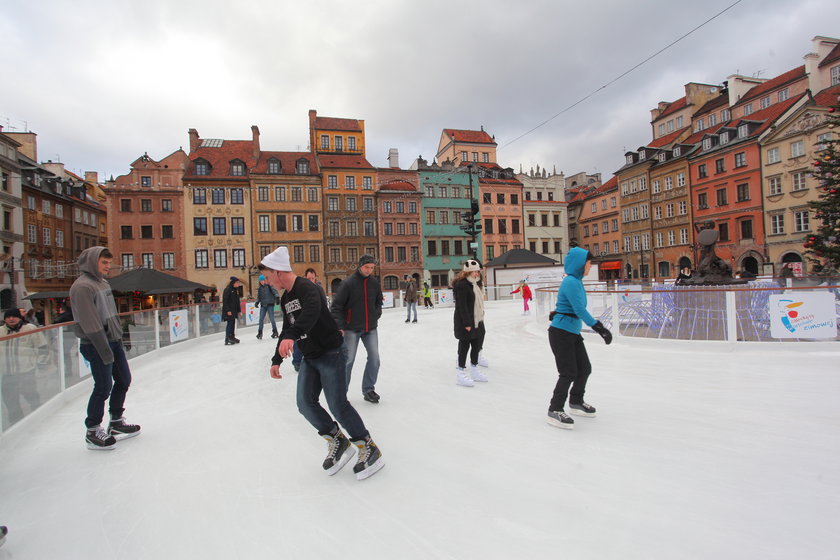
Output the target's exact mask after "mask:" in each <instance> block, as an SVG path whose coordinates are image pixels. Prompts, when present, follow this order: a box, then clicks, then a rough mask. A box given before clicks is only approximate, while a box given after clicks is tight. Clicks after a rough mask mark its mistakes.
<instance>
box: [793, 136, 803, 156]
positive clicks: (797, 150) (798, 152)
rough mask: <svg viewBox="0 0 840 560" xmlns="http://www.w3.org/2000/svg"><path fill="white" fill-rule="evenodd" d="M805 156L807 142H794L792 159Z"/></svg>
mask: <svg viewBox="0 0 840 560" xmlns="http://www.w3.org/2000/svg"><path fill="white" fill-rule="evenodd" d="M804 155H805V141H804V140H799V141H798V142H792V143H791V145H790V157H792V158H795V157H800V156H804Z"/></svg>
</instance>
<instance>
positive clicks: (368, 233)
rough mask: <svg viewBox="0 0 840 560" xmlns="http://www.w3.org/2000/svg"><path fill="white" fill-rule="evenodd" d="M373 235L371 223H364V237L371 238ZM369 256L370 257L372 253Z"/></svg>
mask: <svg viewBox="0 0 840 560" xmlns="http://www.w3.org/2000/svg"><path fill="white" fill-rule="evenodd" d="M374 235H375V233H374V229H373V222H371V221H365V237H373V236H374ZM370 254H371V255H372V254H373V253H370Z"/></svg>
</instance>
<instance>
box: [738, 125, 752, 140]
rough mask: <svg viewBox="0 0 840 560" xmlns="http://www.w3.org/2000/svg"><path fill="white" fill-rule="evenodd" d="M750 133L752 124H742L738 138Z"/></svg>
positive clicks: (739, 127)
mask: <svg viewBox="0 0 840 560" xmlns="http://www.w3.org/2000/svg"><path fill="white" fill-rule="evenodd" d="M749 135H750V125H748V124H746V123H745V124H742V125H739V126H738V138H746V137H747V136H749Z"/></svg>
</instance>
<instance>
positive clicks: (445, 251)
mask: <svg viewBox="0 0 840 560" xmlns="http://www.w3.org/2000/svg"><path fill="white" fill-rule="evenodd" d="M440 254H441V255H444V256H446V255H450V254H451V253H450V252H449V240H448V239H443V240H441V242H440Z"/></svg>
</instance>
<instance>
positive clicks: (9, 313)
mask: <svg viewBox="0 0 840 560" xmlns="http://www.w3.org/2000/svg"><path fill="white" fill-rule="evenodd" d="M9 317H17V318H18V319H23V315H21V314H20V309H18V308H17V307H13V308H11V309H7V310H6V313H4V314H3V318H4V319H8V318H9Z"/></svg>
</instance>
